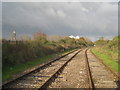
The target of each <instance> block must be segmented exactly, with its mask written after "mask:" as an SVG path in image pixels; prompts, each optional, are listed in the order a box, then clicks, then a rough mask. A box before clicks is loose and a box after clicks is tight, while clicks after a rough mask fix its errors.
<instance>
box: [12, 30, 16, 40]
mask: <svg viewBox="0 0 120 90" xmlns="http://www.w3.org/2000/svg"><path fill="white" fill-rule="evenodd" d="M12 41H16V32H15V31H13V33H12Z"/></svg>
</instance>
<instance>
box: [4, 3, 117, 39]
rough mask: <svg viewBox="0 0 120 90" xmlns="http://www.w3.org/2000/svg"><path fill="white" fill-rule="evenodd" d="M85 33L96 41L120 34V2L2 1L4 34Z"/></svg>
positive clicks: (66, 34)
mask: <svg viewBox="0 0 120 90" xmlns="http://www.w3.org/2000/svg"><path fill="white" fill-rule="evenodd" d="M13 30H16V33H17V35H22V34H27V35H30V36H32V35H33V34H34V33H35V32H44V33H46V34H48V35H64V36H69V35H74V36H85V37H88V38H90V39H91V40H96V39H98V38H99V37H101V36H104V37H106V38H109V39H111V38H112V37H114V36H116V35H117V34H118V3H117V2H116V3H108V2H104V3H99V2H89V3H88V2H83V3H80V2H76V3H74V2H72V3H67V2H66V3H65V2H61V3H55V2H51V3H50V2H45V3H42V2H37V3H33V2H31V3H30V2H26V3H25V2H23V3H20V2H16V3H15V2H10V3H9V2H4V3H2V33H3V34H2V35H3V37H4V38H8V37H9V36H10V35H11V33H12V32H13Z"/></svg>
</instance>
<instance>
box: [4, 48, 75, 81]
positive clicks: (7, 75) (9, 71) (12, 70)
mask: <svg viewBox="0 0 120 90" xmlns="http://www.w3.org/2000/svg"><path fill="white" fill-rule="evenodd" d="M74 50H76V49H73V50H67V51H64V52H63V53H58V54H52V55H47V56H44V57H41V58H37V59H36V60H33V61H27V62H25V63H23V64H19V65H15V66H13V67H11V66H7V67H5V68H4V69H3V72H2V80H3V81H5V80H9V79H11V78H12V77H13V76H14V75H16V74H19V73H21V72H23V71H25V70H27V69H30V68H33V67H35V66H37V65H40V64H42V63H45V62H47V61H48V60H50V59H51V60H52V59H53V58H55V57H56V56H58V55H65V54H67V53H69V52H72V51H74Z"/></svg>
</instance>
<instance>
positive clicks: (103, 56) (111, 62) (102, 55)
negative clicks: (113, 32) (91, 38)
mask: <svg viewBox="0 0 120 90" xmlns="http://www.w3.org/2000/svg"><path fill="white" fill-rule="evenodd" d="M92 52H93V53H94V54H96V55H97V56H98V57H99V58H100V59H102V60H103V62H104V63H105V64H107V65H108V66H109V67H110V68H111V69H113V70H114V71H116V72H120V70H119V68H120V65H119V64H118V62H116V61H115V60H113V59H112V58H111V57H110V56H108V55H107V54H106V53H101V52H100V51H97V50H96V49H94V48H93V49H92Z"/></svg>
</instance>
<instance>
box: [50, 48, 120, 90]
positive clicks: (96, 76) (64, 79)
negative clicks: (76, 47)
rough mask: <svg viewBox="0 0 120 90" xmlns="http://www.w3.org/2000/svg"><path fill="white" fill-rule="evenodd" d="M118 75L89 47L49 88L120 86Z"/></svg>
mask: <svg viewBox="0 0 120 90" xmlns="http://www.w3.org/2000/svg"><path fill="white" fill-rule="evenodd" d="M117 82H118V75H115V74H114V72H111V70H110V69H109V68H107V66H105V65H104V64H103V63H102V62H101V61H100V60H99V59H98V58H97V56H95V55H94V54H93V53H92V52H91V51H90V50H89V49H85V50H82V51H81V52H80V53H79V54H77V55H76V57H75V58H73V60H72V61H71V62H69V63H68V64H67V67H65V68H64V70H63V71H62V73H61V74H60V75H59V76H58V77H57V78H56V79H55V81H54V82H52V83H51V84H50V85H49V86H48V88H89V89H90V90H95V89H96V88H118V86H119V85H118V84H117Z"/></svg>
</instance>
